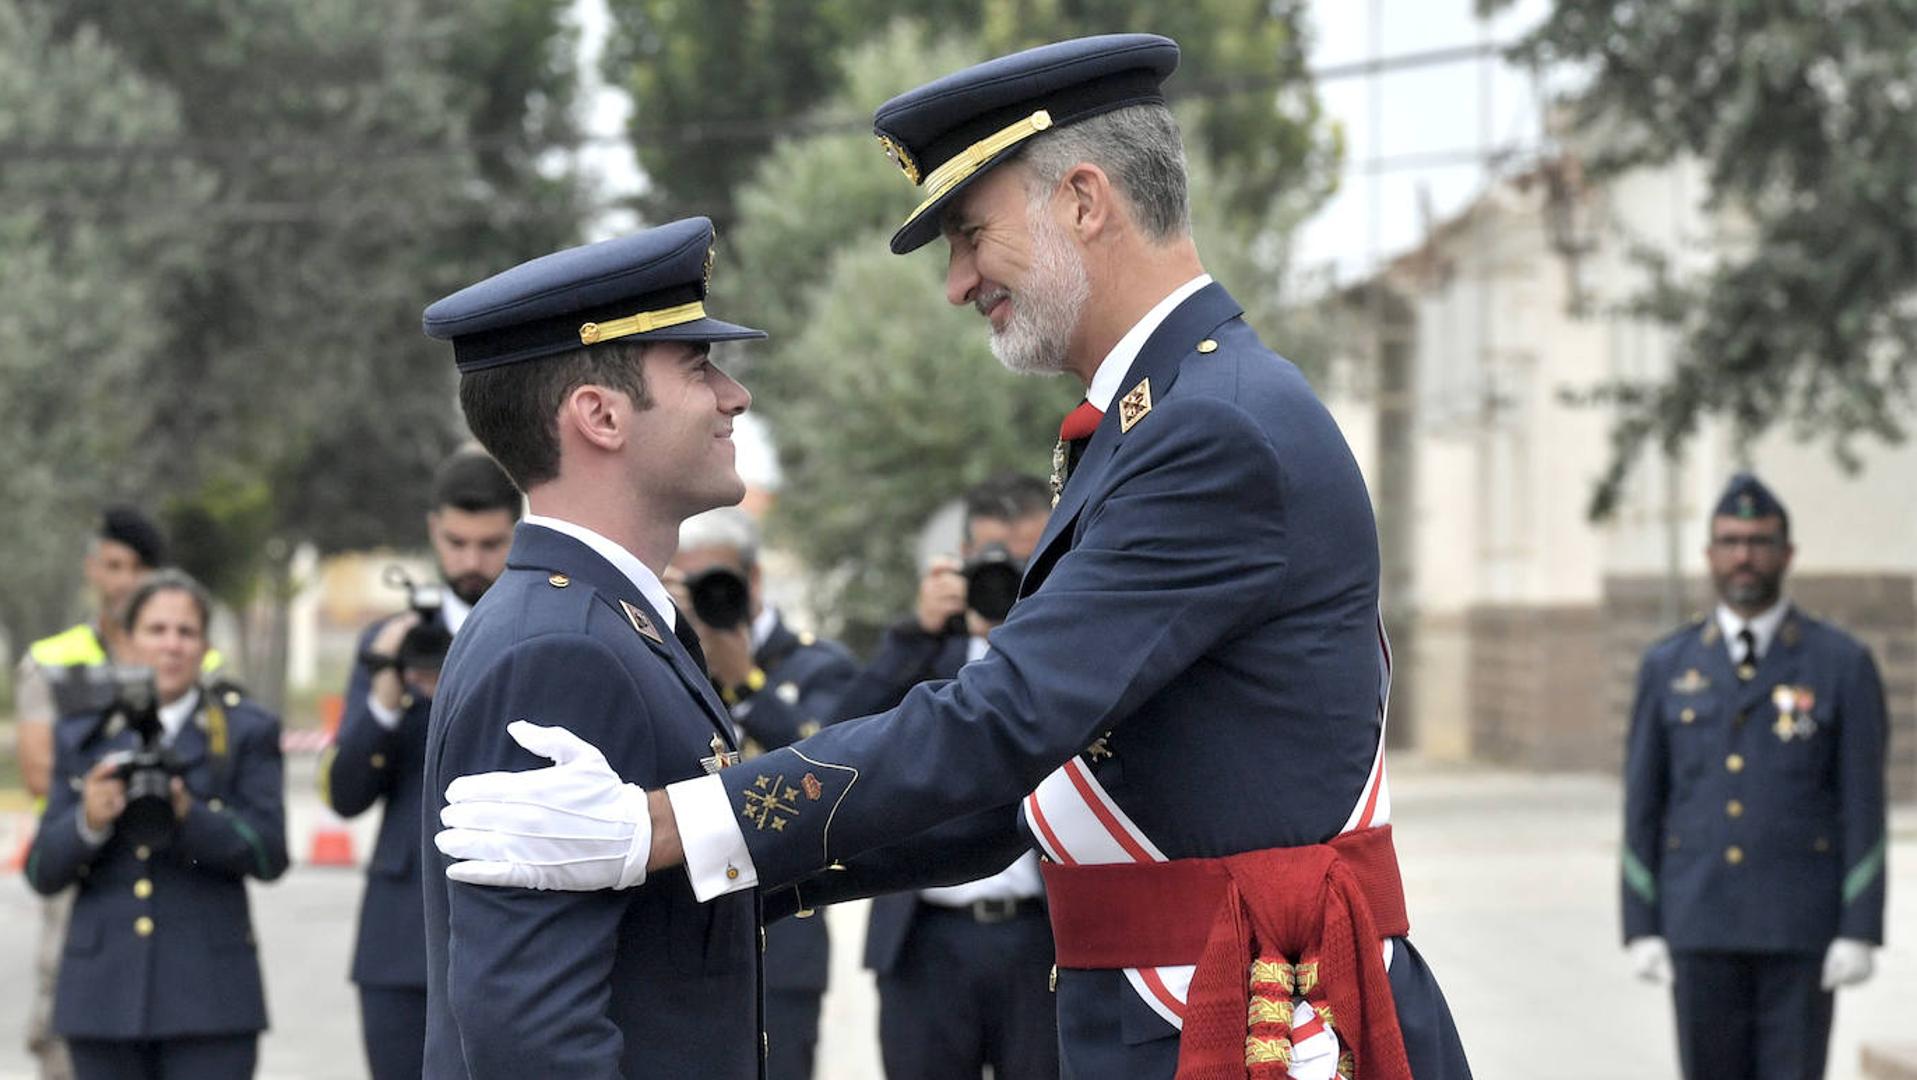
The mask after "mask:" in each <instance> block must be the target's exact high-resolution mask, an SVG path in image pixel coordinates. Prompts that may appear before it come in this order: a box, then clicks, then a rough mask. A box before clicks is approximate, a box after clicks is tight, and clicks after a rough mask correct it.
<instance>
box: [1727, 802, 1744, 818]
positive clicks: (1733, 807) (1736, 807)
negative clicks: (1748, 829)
mask: <svg viewBox="0 0 1917 1080" xmlns="http://www.w3.org/2000/svg"><path fill="white" fill-rule="evenodd" d="M1724 812H1725V813H1726V814H1729V815H1730V816H1732V817H1734V818H1741V817H1743V816H1744V804H1743V803H1742V802H1741V801H1739V800H1737V799H1732V800H1731V801H1730V802H1729V803H1727V804H1725V806H1724Z"/></svg>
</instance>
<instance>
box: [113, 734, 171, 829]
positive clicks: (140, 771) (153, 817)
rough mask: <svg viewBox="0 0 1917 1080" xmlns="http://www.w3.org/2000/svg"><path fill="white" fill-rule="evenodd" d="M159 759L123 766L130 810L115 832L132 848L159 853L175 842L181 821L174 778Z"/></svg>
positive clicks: (148, 756)
mask: <svg viewBox="0 0 1917 1080" xmlns="http://www.w3.org/2000/svg"><path fill="white" fill-rule="evenodd" d="M157 758H158V755H156V754H148V753H141V754H140V755H138V756H136V757H135V758H134V759H133V760H132V761H131V762H128V763H127V764H126V765H125V766H122V768H121V772H122V774H123V775H124V777H125V779H126V809H125V810H122V811H121V812H120V818H119V821H118V822H117V823H116V824H115V825H114V832H116V833H118V834H120V835H121V836H123V837H125V838H126V840H127V842H128V843H130V844H136V845H139V846H142V847H148V848H152V849H153V850H155V851H158V850H160V849H162V848H164V847H166V846H167V845H168V844H169V843H172V841H173V828H174V826H175V825H176V824H177V823H178V819H177V818H176V817H175V816H174V813H173V792H172V783H171V776H170V774H169V773H168V772H167V769H166V766H164V765H162V764H160V763H159V761H158V760H157Z"/></svg>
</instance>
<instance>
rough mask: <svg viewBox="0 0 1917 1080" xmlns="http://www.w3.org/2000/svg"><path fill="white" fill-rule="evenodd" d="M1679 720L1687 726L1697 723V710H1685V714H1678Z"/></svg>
mask: <svg viewBox="0 0 1917 1080" xmlns="http://www.w3.org/2000/svg"><path fill="white" fill-rule="evenodd" d="M1677 718H1678V719H1679V720H1682V721H1683V722H1684V723H1686V724H1694V723H1696V722H1697V710H1696V709H1685V710H1684V711H1683V712H1681V713H1678V714H1677Z"/></svg>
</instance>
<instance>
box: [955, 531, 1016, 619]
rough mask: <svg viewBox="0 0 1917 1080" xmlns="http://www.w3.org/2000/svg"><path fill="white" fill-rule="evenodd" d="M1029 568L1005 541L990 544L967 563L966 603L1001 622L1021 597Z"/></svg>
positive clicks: (980, 615)
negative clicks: (1020, 586) (1015, 555)
mask: <svg viewBox="0 0 1917 1080" xmlns="http://www.w3.org/2000/svg"><path fill="white" fill-rule="evenodd" d="M1024 573H1025V567H1024V564H1022V563H1020V562H1019V561H1018V560H1017V559H1015V558H1013V557H1012V552H1011V549H1009V548H1007V547H1006V546H1005V545H1004V544H988V545H986V546H985V547H984V548H982V549H980V551H979V553H978V554H976V555H974V556H972V557H971V559H969V560H967V561H966V563H965V569H964V574H965V606H966V607H968V608H970V609H971V610H973V611H975V612H977V613H978V615H979V617H980V618H982V619H984V620H985V621H986V622H992V623H1000V622H1004V621H1005V616H1007V615H1009V614H1011V612H1012V604H1013V603H1015V602H1016V601H1017V600H1018V583H1019V580H1020V579H1021V578H1022V577H1024Z"/></svg>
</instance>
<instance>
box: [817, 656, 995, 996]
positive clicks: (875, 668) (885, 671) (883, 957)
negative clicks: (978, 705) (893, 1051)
mask: <svg viewBox="0 0 1917 1080" xmlns="http://www.w3.org/2000/svg"><path fill="white" fill-rule="evenodd" d="M969 642H970V639H969V638H968V637H967V636H966V635H964V634H928V633H926V632H925V628H924V627H921V626H920V625H919V624H918V620H917V619H906V620H905V621H903V622H900V623H898V624H897V625H895V626H892V627H890V628H889V629H887V630H886V632H885V635H884V636H883V637H881V638H880V639H879V647H878V651H876V652H874V653H873V654H872V662H871V663H869V664H867V665H866V666H865V668H864V670H862V671H860V672H859V674H858V677H857V678H855V679H854V680H852V684H851V686H849V687H848V688H847V689H846V692H845V696H844V697H843V698H842V699H841V700H840V703H839V704H840V708H839V711H840V712H841V713H842V714H844V715H845V716H847V717H855V716H870V715H872V714H873V713H881V712H884V711H885V710H887V709H892V708H896V707H897V706H898V704H899V702H900V701H902V700H904V698H905V695H906V694H908V693H910V692H911V690H912V688H913V687H914V686H917V685H918V684H919V683H922V682H925V681H927V680H930V679H949V678H951V677H953V676H954V675H957V674H958V670H959V668H962V667H964V666H965V657H966V654H967V647H968V645H969ZM933 835H936V833H935V834H933ZM939 846H940V847H941V848H943V847H944V846H945V845H943V844H941V845H939ZM918 907H919V897H918V892H917V891H916V890H912V889H906V890H903V891H900V892H891V893H885V894H884V895H881V896H875V897H873V898H872V916H871V919H870V920H869V921H868V922H867V923H866V927H865V966H866V967H868V968H871V969H872V970H873V971H876V972H878V973H879V974H881V975H883V974H885V973H886V972H889V971H891V970H892V967H893V965H894V964H896V963H898V958H899V951H900V950H901V949H903V948H904V947H905V938H906V935H907V934H908V933H910V932H911V929H912V917H913V915H915V914H917V912H918Z"/></svg>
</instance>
